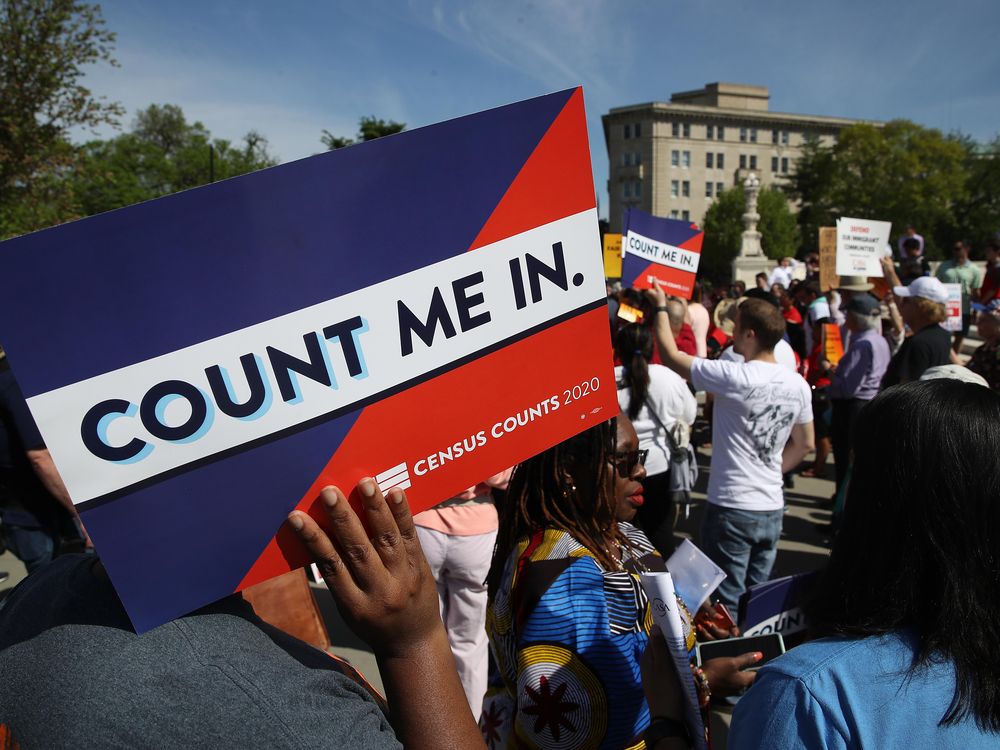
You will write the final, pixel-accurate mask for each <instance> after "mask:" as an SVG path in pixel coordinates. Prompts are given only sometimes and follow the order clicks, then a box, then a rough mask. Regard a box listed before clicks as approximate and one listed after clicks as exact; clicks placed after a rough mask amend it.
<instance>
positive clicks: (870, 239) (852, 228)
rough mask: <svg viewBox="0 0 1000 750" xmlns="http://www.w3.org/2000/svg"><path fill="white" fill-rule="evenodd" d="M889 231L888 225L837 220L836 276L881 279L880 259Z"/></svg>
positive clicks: (845, 219) (857, 220) (855, 220)
mask: <svg viewBox="0 0 1000 750" xmlns="http://www.w3.org/2000/svg"><path fill="white" fill-rule="evenodd" d="M891 231H892V224H891V223H889V222H888V221H869V220H868V219H848V218H843V219H837V267H836V272H837V274H838V275H840V276H882V275H883V272H882V264H881V263H880V259H881V258H882V254H883V252H884V250H885V246H886V245H887V244H889V233H890V232H891Z"/></svg>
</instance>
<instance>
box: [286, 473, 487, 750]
mask: <svg viewBox="0 0 1000 750" xmlns="http://www.w3.org/2000/svg"><path fill="white" fill-rule="evenodd" d="M358 495H359V497H360V498H361V502H362V505H363V506H364V511H365V517H366V521H367V525H368V528H369V529H370V530H371V536H370V538H369V535H368V534H367V533H366V532H365V529H364V527H363V526H362V525H361V520H360V519H359V518H358V516H357V515H356V514H355V512H354V510H353V509H352V508H351V506H350V504H349V503H348V501H347V499H346V498H345V497H344V494H343V493H342V492H341V491H340V490H339V489H337V488H335V487H327V488H325V489H324V490H323V492H322V493H321V496H320V497H321V503H322V506H323V508H324V510H325V512H326V515H327V518H328V519H329V524H330V528H331V530H332V537H333V538H332V539H331V538H330V536H328V535H327V534H326V532H324V531H323V529H321V528H320V527H319V525H318V524H317V523H316V522H315V521H314V520H313V519H312V518H311V517H310V516H308V515H307V514H305V513H302V512H301V511H294V512H292V513H291V514H290V515H289V517H288V524H289V526H290V527H291V528H292V531H294V532H295V534H296V535H297V536H298V538H299V541H301V542H302V545H303V546H304V547H305V548H306V550H307V551H308V552H309V555H310V557H311V558H312V559H313V560H314V561H315V562H316V563H317V565H318V566H319V569H320V571H321V572H322V573H323V577H324V579H325V580H326V583H327V586H328V587H329V588H330V593H331V594H332V595H333V598H334V600H335V601H336V603H337V609H338V610H340V614H341V616H342V617H343V618H344V620H345V621H346V622H347V624H348V625H349V626H350V628H351V630H353V631H354V633H355V634H357V635H358V636H359V637H361V638H362V639H364V640H365V641H366V642H367V643H368V644H369V645H370V646H371V647H372V650H373V651H374V652H375V656H376V658H377V660H378V666H379V673H380V674H381V676H382V682H383V684H384V685H385V689H386V698H387V700H388V702H389V709H390V712H391V717H390V720H391V722H392V725H393V728H394V729H395V730H396V734H397V736H398V738H399V740H400V742H402V743H403V746H404V747H406V748H407V749H408V750H439V749H443V748H454V747H462V748H466V747H468V748H476V747H479V748H484V747H485V744H484V743H483V737H482V734H481V733H480V731H479V727H478V726H477V725H476V720H475V719H474V718H473V716H472V712H471V711H470V710H469V703H468V700H467V699H466V697H465V692H464V691H463V689H462V683H461V682H460V681H459V678H458V672H457V671H456V669H455V660H454V657H453V656H452V653H451V648H450V647H449V645H448V636H447V634H446V633H445V629H444V626H443V625H442V623H441V616H440V614H439V610H438V596H437V587H436V584H435V583H434V577H433V576H432V575H431V571H430V568H429V567H428V565H427V560H426V559H425V558H424V554H423V551H422V550H421V549H420V543H419V541H418V540H417V534H416V529H415V527H414V525H413V518H412V516H411V515H410V508H409V505H408V504H407V502H406V496H405V494H404V493H403V491H402V490H400V489H398V488H394V489H392V490H390V492H389V498H388V502H387V501H386V498H384V497H383V496H382V492H381V491H380V490H379V488H378V486H377V485H376V484H375V482H374V480H372V479H370V478H366V479H362V480H361V481H360V482H359V483H358Z"/></svg>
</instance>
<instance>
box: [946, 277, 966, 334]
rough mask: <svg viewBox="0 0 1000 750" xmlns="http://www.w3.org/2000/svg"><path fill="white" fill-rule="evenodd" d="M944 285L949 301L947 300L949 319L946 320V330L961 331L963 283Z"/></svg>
mask: <svg viewBox="0 0 1000 750" xmlns="http://www.w3.org/2000/svg"><path fill="white" fill-rule="evenodd" d="M942 286H944V290H945V291H946V292H947V293H948V301H947V302H945V308H946V309H947V310H948V319H947V320H946V321H945V322H944V328H945V330H946V331H951V332H952V333H959V332H961V330H962V285H961V284H943V285H942Z"/></svg>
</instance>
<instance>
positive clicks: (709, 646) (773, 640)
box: [695, 633, 785, 671]
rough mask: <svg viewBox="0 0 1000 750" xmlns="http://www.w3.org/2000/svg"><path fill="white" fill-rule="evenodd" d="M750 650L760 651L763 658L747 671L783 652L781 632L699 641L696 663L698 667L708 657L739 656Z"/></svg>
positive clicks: (761, 665)
mask: <svg viewBox="0 0 1000 750" xmlns="http://www.w3.org/2000/svg"><path fill="white" fill-rule="evenodd" d="M751 651H760V652H761V653H762V654H763V655H764V658H763V659H761V660H760V661H759V662H757V663H756V664H754V665H753V666H751V667H747V671H752V670H756V669H760V668H761V667H763V666H764V665H765V664H767V663H768V662H769V661H771V659H774V658H776V657H778V656H781V655H782V654H783V653H785V641H784V640H783V639H782V637H781V633H768V634H767V635H752V636H750V637H748V638H726V639H725V640H722V641H708V642H707V643H699V644H698V645H697V647H696V648H695V659H696V663H697V664H698V666H699V667H700V666H701V665H702V664H704V663H705V662H706V661H708V660H709V659H715V658H716V657H719V656H740V655H741V654H746V653H749V652H751Z"/></svg>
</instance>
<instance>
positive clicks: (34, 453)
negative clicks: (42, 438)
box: [25, 446, 92, 547]
mask: <svg viewBox="0 0 1000 750" xmlns="http://www.w3.org/2000/svg"><path fill="white" fill-rule="evenodd" d="M25 453H27V454H28V461H29V462H30V463H31V468H32V470H33V471H34V472H35V475H36V476H37V477H38V479H39V481H41V483H42V484H43V485H44V486H45V489H46V490H48V492H49V494H50V495H52V497H54V498H55V499H56V500H58V501H59V504H60V505H62V506H63V507H64V508H65V509H66V510H68V511H69V514H70V515H71V516H72V517H73V519H74V520H75V521H76V523H77V524H78V525H79V527H80V533H81V534H82V535H83V540H84V542H85V543H86V545H87V546H88V547H90V546H92V545H91V541H90V536H89V535H88V534H87V530H86V529H85V528H84V527H83V522H82V521H81V520H80V515H79V514H78V513H77V512H76V506H75V505H73V500H72V499H70V496H69V490H67V489H66V485H65V484H64V483H63V480H62V477H61V476H59V470H58V469H56V465H55V462H54V461H53V460H52V454H51V453H49V449H48V448H45V447H44V446H43V447H41V448H29V449H28V450H27V451H25Z"/></svg>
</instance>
